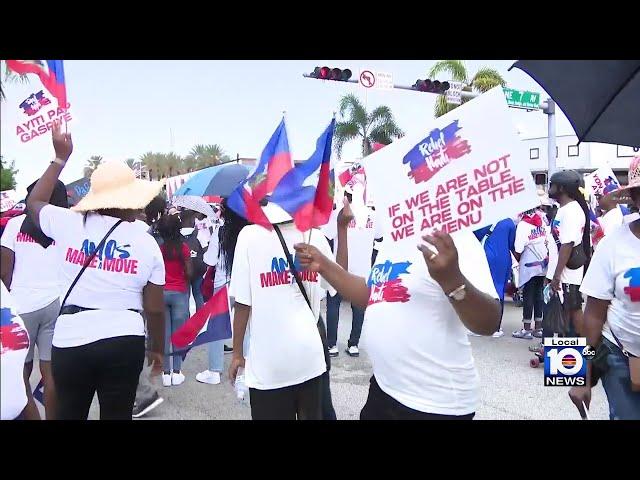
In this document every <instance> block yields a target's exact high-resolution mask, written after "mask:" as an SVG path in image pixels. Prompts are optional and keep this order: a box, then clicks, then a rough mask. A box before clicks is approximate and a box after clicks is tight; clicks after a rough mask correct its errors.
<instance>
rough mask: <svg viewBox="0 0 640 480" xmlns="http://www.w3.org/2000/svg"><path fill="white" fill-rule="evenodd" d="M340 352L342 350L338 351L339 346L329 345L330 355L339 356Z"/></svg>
mask: <svg viewBox="0 0 640 480" xmlns="http://www.w3.org/2000/svg"><path fill="white" fill-rule="evenodd" d="M339 354H340V352H339V351H338V347H336V346H335V345H334V346H333V347H329V356H330V357H337V356H338V355H339Z"/></svg>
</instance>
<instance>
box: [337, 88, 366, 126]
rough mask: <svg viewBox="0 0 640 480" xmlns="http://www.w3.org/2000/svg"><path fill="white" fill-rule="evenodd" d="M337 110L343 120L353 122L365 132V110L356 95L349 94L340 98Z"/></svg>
mask: <svg viewBox="0 0 640 480" xmlns="http://www.w3.org/2000/svg"><path fill="white" fill-rule="evenodd" d="M338 110H339V112H340V117H342V119H343V120H347V121H349V120H350V121H353V122H355V123H357V124H358V126H360V128H362V130H363V131H364V130H366V125H367V110H366V109H365V108H364V105H362V102H361V101H360V99H359V98H358V97H357V96H356V95H354V94H353V93H350V94H349V95H345V96H344V97H342V98H341V99H340V104H339V107H338Z"/></svg>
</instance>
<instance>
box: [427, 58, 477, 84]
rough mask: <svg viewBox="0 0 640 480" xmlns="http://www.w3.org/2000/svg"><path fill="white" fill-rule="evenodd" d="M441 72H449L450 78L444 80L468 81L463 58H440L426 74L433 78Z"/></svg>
mask: <svg viewBox="0 0 640 480" xmlns="http://www.w3.org/2000/svg"><path fill="white" fill-rule="evenodd" d="M441 73H447V74H449V76H450V78H447V79H445V80H453V81H454V82H463V83H468V73H467V67H466V66H465V64H464V61H463V60H440V61H438V62H436V63H435V64H434V65H433V66H432V67H431V68H430V69H429V73H428V74H427V75H428V76H429V78H431V79H433V78H435V77H437V76H438V75H440V74H441Z"/></svg>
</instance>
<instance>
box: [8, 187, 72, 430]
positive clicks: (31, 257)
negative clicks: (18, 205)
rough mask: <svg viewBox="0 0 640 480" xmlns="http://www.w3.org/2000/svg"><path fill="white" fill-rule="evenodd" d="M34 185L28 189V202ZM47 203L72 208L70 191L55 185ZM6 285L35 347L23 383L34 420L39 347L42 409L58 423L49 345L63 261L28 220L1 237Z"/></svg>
mask: <svg viewBox="0 0 640 480" xmlns="http://www.w3.org/2000/svg"><path fill="white" fill-rule="evenodd" d="M33 187H35V182H34V183H33V184H31V185H30V186H29V187H28V188H27V198H29V195H30V193H31V192H32V191H33ZM49 203H51V204H52V205H56V206H58V207H61V208H69V203H68V201H67V189H66V187H65V186H64V183H62V182H61V181H58V182H56V186H55V188H54V191H53V195H52V196H51V199H50V200H49ZM27 213H28V212H27ZM1 243H2V248H0V250H1V251H2V262H1V266H0V271H1V275H2V281H3V282H4V283H5V285H6V286H7V288H9V289H10V290H11V293H12V296H13V300H14V302H15V304H16V306H17V309H18V313H19V314H20V317H21V318H22V321H23V322H24V324H25V326H26V327H27V330H28V332H29V338H30V340H31V344H30V345H29V352H28V353H27V358H26V361H25V364H24V378H25V384H26V386H27V393H28V396H29V404H28V410H29V412H28V413H29V416H30V418H40V414H39V412H38V407H37V406H36V404H35V401H34V399H33V395H32V394H31V388H30V383H29V378H30V377H31V372H32V370H33V357H34V353H35V347H36V346H37V347H38V361H39V364H40V365H39V366H40V374H41V376H42V380H43V383H44V408H45V413H46V418H47V420H53V419H55V410H56V394H55V385H54V382H53V375H52V374H51V343H52V341H53V331H54V328H55V325H56V319H57V318H58V312H59V310H60V279H59V278H58V270H59V269H60V255H59V253H58V251H57V248H56V245H55V242H54V241H53V240H52V239H51V238H49V237H47V236H46V235H45V234H44V233H42V230H40V229H39V228H38V227H36V225H35V224H34V223H33V221H32V220H31V218H30V217H28V215H26V214H25V215H20V216H18V217H14V218H12V219H11V220H10V221H9V223H8V224H7V227H6V228H5V230H4V232H3V234H2V242H1Z"/></svg>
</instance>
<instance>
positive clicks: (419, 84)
mask: <svg viewBox="0 0 640 480" xmlns="http://www.w3.org/2000/svg"><path fill="white" fill-rule="evenodd" d="M449 87H450V85H449V82H440V81H439V80H430V79H426V80H420V79H418V80H416V83H414V84H413V89H414V90H417V91H419V92H428V93H437V94H439V95H442V94H443V93H444V92H446V91H447V90H449Z"/></svg>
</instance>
